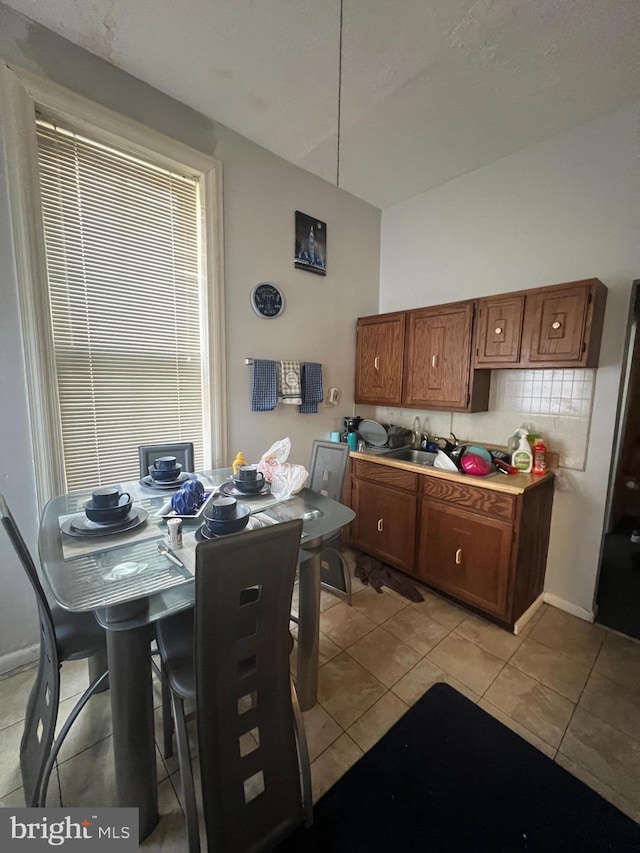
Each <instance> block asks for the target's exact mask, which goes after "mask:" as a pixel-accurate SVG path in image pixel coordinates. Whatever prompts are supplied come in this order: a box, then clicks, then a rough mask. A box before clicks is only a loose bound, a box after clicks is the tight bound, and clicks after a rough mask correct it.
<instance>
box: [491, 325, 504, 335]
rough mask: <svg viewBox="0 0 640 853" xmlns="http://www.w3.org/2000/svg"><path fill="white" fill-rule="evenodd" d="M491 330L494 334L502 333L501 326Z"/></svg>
mask: <svg viewBox="0 0 640 853" xmlns="http://www.w3.org/2000/svg"><path fill="white" fill-rule="evenodd" d="M493 331H494V332H495V333H496V335H501V334H502V328H501V327H500V326H497V327H496V328H495V329H494V330H493Z"/></svg>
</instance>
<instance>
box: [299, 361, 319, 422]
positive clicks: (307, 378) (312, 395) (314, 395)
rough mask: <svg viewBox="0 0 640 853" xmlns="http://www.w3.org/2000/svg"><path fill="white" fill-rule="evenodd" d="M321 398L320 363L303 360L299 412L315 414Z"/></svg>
mask: <svg viewBox="0 0 640 853" xmlns="http://www.w3.org/2000/svg"><path fill="white" fill-rule="evenodd" d="M323 399H324V392H323V390H322V365H321V364H317V363H316V362H315V361H305V362H303V364H302V405H301V406H300V412H301V414H303V415H309V414H315V413H316V412H317V411H318V403H321V402H322V400H323Z"/></svg>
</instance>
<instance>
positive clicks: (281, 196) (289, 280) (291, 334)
mask: <svg viewBox="0 0 640 853" xmlns="http://www.w3.org/2000/svg"><path fill="white" fill-rule="evenodd" d="M0 57H2V58H3V59H5V60H6V61H7V62H8V63H9V64H11V63H16V64H17V65H20V66H22V67H25V68H28V69H29V70H31V71H34V72H38V73H40V74H43V75H44V76H48V77H50V78H51V79H53V80H55V81H56V82H58V83H60V84H62V85H66V86H67V87H69V88H73V89H75V90H76V91H78V92H80V94H83V95H85V96H86V97H90V98H92V99H93V100H95V101H96V102H97V103H100V104H103V105H106V106H109V107H111V108H114V109H117V110H118V111H120V112H121V113H123V114H124V115H127V116H130V117H133V118H136V119H138V120H141V121H144V123H146V124H148V125H149V126H152V127H154V128H155V129H157V130H160V131H162V132H164V133H166V134H168V135H170V136H174V137H175V138H177V139H179V140H181V141H182V142H185V143H187V144H189V145H192V146H193V147H196V148H199V149H200V150H202V151H205V152H206V153H208V154H211V155H213V156H214V157H217V158H218V159H220V160H221V161H222V163H223V180H224V217H225V261H226V271H225V272H226V302H227V311H226V334H227V353H226V358H227V387H228V395H229V417H228V430H229V436H230V447H229V452H230V459H229V460H227V461H228V462H230V461H231V458H233V455H235V452H236V450H239V449H242V450H243V451H244V454H245V456H246V458H247V459H255V458H256V457H257V456H258V454H259V453H261V452H262V451H263V450H266V449H267V447H268V446H269V445H270V444H271V443H272V442H273V441H274V440H275V439H277V438H282V437H284V436H285V435H289V436H290V438H291V440H292V445H293V447H292V454H291V457H290V458H291V460H292V461H298V462H302V463H304V462H306V461H307V460H308V458H309V453H310V450H311V442H312V440H313V438H315V437H325V438H326V437H328V435H329V432H330V431H331V430H333V429H335V428H336V427H337V425H338V423H339V419H340V416H341V415H342V414H343V413H346V414H350V413H351V410H352V406H353V386H354V365H355V321H356V318H357V317H358V316H359V315H363V314H370V313H374V312H375V311H376V310H377V306H378V282H379V238H380V211H379V210H377V209H376V208H373V207H371V206H370V205H367V204H365V203H364V202H361V201H359V200H357V199H355V198H354V197H352V196H350V195H348V194H347V193H345V192H343V191H341V190H338V189H336V187H334V186H332V185H331V184H329V183H326V182H325V181H322V180H321V179H320V178H317V177H315V176H313V175H311V174H309V173H307V172H305V171H303V170H301V169H298V168H296V167H295V166H292V165H290V164H288V163H286V162H285V161H283V160H281V159H279V158H278V157H275V156H274V155H272V154H270V153H269V152H267V151H265V150H264V149H263V148H260V147H259V146H257V145H255V144H253V143H251V142H249V141H248V140H247V139H244V138H242V137H240V136H238V135H237V134H235V133H233V132H231V131H229V130H227V129H226V128H224V127H222V126H221V125H218V124H217V123H215V122H213V121H210V120H209V119H207V118H206V117H205V116H202V115H200V114H198V113H196V112H194V111H193V110H191V109H189V108H188V107H186V106H185V105H184V104H180V103H178V102H177V101H175V100H173V99H171V98H168V97H167V96H165V95H163V94H162V93H160V92H159V91H157V90H155V89H153V88H151V87H150V86H147V85H146V84H144V83H142V82H141V81H139V80H136V79H135V78H133V77H131V76H129V75H127V74H124V73H123V72H120V71H118V70H117V69H116V68H114V67H113V66H111V65H109V64H108V63H106V62H103V61H102V60H100V59H97V58H96V57H94V56H92V55H91V54H89V53H87V52H86V51H83V50H81V49H80V48H78V47H76V46H74V45H72V44H71V43H69V42H67V41H66V40H64V39H62V38H60V37H58V36H56V35H54V34H53V33H51V32H49V31H48V30H46V29H44V28H43V27H39V26H37V25H35V24H32V23H31V22H29V21H28V20H27V19H26V18H24V17H23V16H21V15H19V14H18V13H17V12H14V11H13V10H11V9H8V7H6V6H3V5H2V4H0ZM0 146H1V139H0ZM295 210H301V211H303V212H304V213H308V214H310V215H312V216H315V217H317V218H319V219H321V220H323V221H325V222H326V223H327V230H328V240H327V257H328V274H327V276H326V277H324V278H323V277H320V276H316V275H313V274H311V273H306V272H303V271H301V270H296V269H294V266H293V249H294V212H295ZM0 257H2V264H1V265H0V334H1V337H0V359H1V360H0V365H1V370H0V411H2V413H3V417H2V433H1V440H0V490H1V491H2V492H3V493H4V494H5V496H6V497H7V500H8V501H9V504H10V506H11V508H12V510H13V512H14V515H15V516H16V518H17V521H18V523H19V525H20V526H21V528H22V530H23V533H24V535H25V537H26V539H27V541H28V544H29V546H30V547H31V549H32V552H33V553H34V554H35V553H37V528H38V514H37V510H36V504H35V487H34V479H33V476H34V475H33V460H32V453H31V447H30V442H29V426H28V424H29V413H28V405H27V399H26V394H25V367H24V359H23V353H22V345H21V339H20V334H19V327H20V323H19V314H18V290H17V281H16V276H15V267H14V263H13V253H12V240H11V226H10V221H9V210H8V202H7V193H6V174H5V164H4V157H3V155H2V151H1V149H0ZM260 281H273V282H276V283H277V284H278V285H279V286H280V287H281V288H282V290H283V291H284V294H285V298H286V309H285V312H284V314H283V315H282V317H280V318H278V319H275V320H261V319H259V318H258V317H257V316H256V315H255V314H254V313H253V311H252V309H251V306H250V302H249V294H250V291H251V288H252V287H253V286H254V285H255V284H257V283H258V282H260ZM245 356H252V357H262V358H274V359H281V358H293V359H300V360H316V361H320V362H322V364H323V365H324V378H325V387H328V385H334V386H336V387H338V388H340V390H341V392H342V401H341V404H340V405H339V406H338V407H337V408H329V407H321V408H320V411H319V413H318V414H317V415H300V414H299V413H298V412H297V407H293V406H291V407H283V406H282V405H280V406H278V408H277V410H276V411H274V412H273V413H251V412H250V396H249V393H250V376H251V371H250V368H248V367H245V366H244V361H243V360H244V357H245ZM36 639H37V630H36V620H35V607H34V604H33V596H32V594H31V593H30V591H29V590H28V588H27V585H26V582H25V580H24V578H23V574H22V571H21V569H20V568H19V566H18V565H17V563H16V560H15V558H14V556H13V554H12V552H11V550H10V548H9V546H8V544H7V542H6V539H5V538H4V536H2V535H1V534H0V671H2V670H3V669H6V668H8V667H9V666H11V665H12V664H13V665H15V664H17V663H19V662H21V660H22V657H21V654H22V653H21V650H23V649H24V648H25V647H27V646H28V645H29V644H31V643H34V642H35V641H36Z"/></svg>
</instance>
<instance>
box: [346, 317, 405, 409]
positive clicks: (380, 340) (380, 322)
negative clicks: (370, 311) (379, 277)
mask: <svg viewBox="0 0 640 853" xmlns="http://www.w3.org/2000/svg"><path fill="white" fill-rule="evenodd" d="M404 335H405V312H404V311H401V312H398V313H395V314H379V315H377V316H373V317H361V318H360V319H359V320H358V343H357V355H356V394H355V400H356V403H369V404H371V405H381V406H399V405H400V404H401V403H402V364H403V355H404Z"/></svg>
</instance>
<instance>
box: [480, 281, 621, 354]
mask: <svg viewBox="0 0 640 853" xmlns="http://www.w3.org/2000/svg"><path fill="white" fill-rule="evenodd" d="M606 299H607V288H606V287H605V286H604V284H603V283H602V282H601V281H599V280H598V279H597V278H591V279H586V280H584V281H571V282H567V283H566V284H556V285H552V286H550V287H541V288H536V289H535V290H527V291H521V292H519V293H508V294H502V295H500V296H494V297H489V298H486V299H481V300H479V302H478V343H477V346H476V352H475V360H474V363H475V365H476V366H477V367H483V368H484V367H493V368H499V367H521V368H542V367H597V366H598V357H599V354H600V340H601V338H602V326H603V320H604V309H605V303H606Z"/></svg>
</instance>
